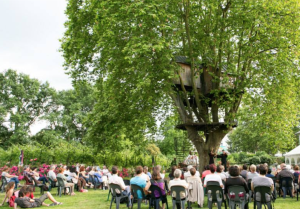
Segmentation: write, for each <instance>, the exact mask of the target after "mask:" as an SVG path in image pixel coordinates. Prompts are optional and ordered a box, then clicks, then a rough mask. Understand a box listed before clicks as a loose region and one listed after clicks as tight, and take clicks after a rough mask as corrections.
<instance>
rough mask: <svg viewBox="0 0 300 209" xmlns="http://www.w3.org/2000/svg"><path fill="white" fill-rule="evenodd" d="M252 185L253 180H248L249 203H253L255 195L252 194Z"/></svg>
mask: <svg viewBox="0 0 300 209" xmlns="http://www.w3.org/2000/svg"><path fill="white" fill-rule="evenodd" d="M251 183H252V179H248V180H247V185H248V188H249V202H251V199H252V198H253V193H252V190H251Z"/></svg>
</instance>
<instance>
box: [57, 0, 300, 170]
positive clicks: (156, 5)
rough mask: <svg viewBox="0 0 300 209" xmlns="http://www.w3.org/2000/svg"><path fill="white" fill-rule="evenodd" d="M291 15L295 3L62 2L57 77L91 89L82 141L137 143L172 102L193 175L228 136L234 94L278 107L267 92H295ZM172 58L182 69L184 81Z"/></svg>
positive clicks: (236, 101) (294, 16) (295, 14)
mask: <svg viewBox="0 0 300 209" xmlns="http://www.w3.org/2000/svg"><path fill="white" fill-rule="evenodd" d="M299 13H300V10H299V1H298V0H290V1H284V0H278V1H272V0H260V1H258V0H250V1H249V0H247V1H246V0H239V1H231V0H225V1H216V0H207V1H192V0H170V1H162V0H154V1H128V0H116V1H109V0H102V1H97V0H85V1H82V0H70V1H69V3H68V7H67V11H66V14H67V16H68V21H67V22H66V27H67V31H66V32H65V36H64V38H63V39H62V51H63V54H64V58H65V61H66V68H67V71H68V73H69V74H70V75H71V76H72V78H73V79H74V82H75V83H76V82H77V81H82V80H91V79H92V80H93V81H95V80H96V82H97V85H96V86H97V88H98V91H99V92H98V103H97V104H96V108H95V109H94V113H93V114H92V117H91V118H90V120H89V122H90V126H89V127H90V129H89V139H91V140H94V141H95V142H96V143H97V144H104V143H105V142H109V144H113V146H115V145H117V144H118V141H119V138H118V137H117V136H118V135H119V134H120V133H126V135H128V136H130V135H131V136H132V140H139V137H136V136H137V135H139V134H141V133H145V131H147V130H151V127H153V126H155V119H156V118H157V117H159V116H160V115H161V113H160V111H163V110H165V108H164V107H168V104H169V103H170V102H171V101H173V103H174V107H175V109H177V111H178V113H179V116H180V118H181V120H182V124H181V125H180V126H179V127H180V128H182V129H185V130H187V133H188V138H189V139H190V140H191V141H192V142H193V144H194V145H195V147H196V149H197V151H198V153H199V155H200V168H201V169H202V168H203V166H204V165H205V164H207V163H208V152H209V150H210V149H211V148H217V147H218V146H219V145H220V142H221V140H222V138H223V137H224V136H225V134H226V133H227V132H228V130H231V126H232V124H234V119H235V118H236V113H237V111H238V108H239V106H240V103H241V100H242V96H243V93H244V92H246V91H248V90H249V89H264V93H267V92H268V91H272V92H274V94H275V95H277V94H279V95H282V97H283V98H285V97H287V96H288V95H289V93H287V92H290V91H291V90H292V88H285V86H284V85H282V86H279V85H277V86H276V85H275V86H273V87H274V88H272V89H270V83H276V82H278V83H282V82H283V81H286V82H288V83H293V85H295V86H297V82H298V70H299V69H298V68H299V66H298V62H297V60H299V38H298V37H299V35H300V34H299V23H300V19H299V17H300V15H299ZM178 56H183V57H184V59H185V60H184V61H180V62H181V64H182V63H183V64H187V65H188V66H189V74H188V75H189V76H188V77H187V78H185V79H184V78H183V74H182V69H181V68H180V67H179V65H178V64H177V63H176V61H177V62H178V60H177V59H176V57H178ZM174 80H177V81H178V80H179V83H178V85H177V86H175V85H174ZM185 80H187V81H188V82H189V83H190V85H189V86H186V85H185V84H186V83H185ZM198 84H199V85H198ZM256 96H257V95H254V97H256ZM260 97H261V98H264V96H263V95H262V96H261V95H260ZM268 99H270V101H272V100H273V99H274V97H270V98H268ZM291 105H292V104H291ZM291 120H292V119H291Z"/></svg>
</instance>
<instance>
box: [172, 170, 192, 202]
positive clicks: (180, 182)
mask: <svg viewBox="0 0 300 209" xmlns="http://www.w3.org/2000/svg"><path fill="white" fill-rule="evenodd" d="M180 177H181V170H179V169H176V170H175V171H174V179H173V180H171V181H170V182H169V188H170V190H171V191H172V186H182V187H184V188H185V189H186V192H185V193H180V197H181V198H182V199H183V198H185V197H186V196H187V189H188V187H189V184H188V183H187V182H186V181H185V180H181V179H180ZM171 195H172V197H175V196H176V195H175V192H174V193H172V194H171ZM176 205H177V208H181V206H180V203H177V204H176Z"/></svg>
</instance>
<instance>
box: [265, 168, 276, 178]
mask: <svg viewBox="0 0 300 209" xmlns="http://www.w3.org/2000/svg"><path fill="white" fill-rule="evenodd" d="M266 177H268V178H274V177H275V176H274V175H273V174H272V169H271V168H269V169H268V173H267V174H266Z"/></svg>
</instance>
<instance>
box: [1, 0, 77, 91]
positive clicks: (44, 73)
mask: <svg viewBox="0 0 300 209" xmlns="http://www.w3.org/2000/svg"><path fill="white" fill-rule="evenodd" d="M0 5H1V7H0V71H1V72H2V71H4V70H7V69H14V70H17V71H18V72H22V73H25V74H28V75H30V76H31V77H32V78H37V79H39V80H40V81H43V82H45V81H48V82H49V83H50V85H51V86H52V87H54V88H56V89H57V90H62V89H70V88H72V86H71V79H69V78H68V76H67V75H66V74H65V72H64V70H63V67H62V65H63V62H64V60H63V57H62V56H61V53H60V52H58V50H59V48H60V42H59V39H60V38H61V37H62V36H63V33H64V31H65V29H64V22H65V21H66V16H65V14H64V11H65V9H66V5H67V2H66V1H64V0H26V1H24V0H0Z"/></svg>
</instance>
